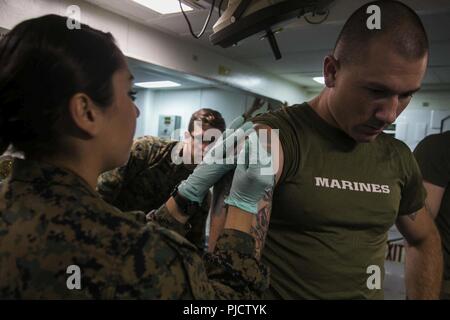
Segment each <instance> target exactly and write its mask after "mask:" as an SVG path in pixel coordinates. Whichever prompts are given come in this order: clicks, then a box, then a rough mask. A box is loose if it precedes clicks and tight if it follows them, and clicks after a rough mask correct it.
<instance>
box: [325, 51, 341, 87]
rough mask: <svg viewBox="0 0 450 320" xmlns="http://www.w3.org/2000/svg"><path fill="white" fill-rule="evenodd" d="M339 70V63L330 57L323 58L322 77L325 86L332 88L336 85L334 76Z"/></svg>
mask: <svg viewBox="0 0 450 320" xmlns="http://www.w3.org/2000/svg"><path fill="white" fill-rule="evenodd" d="M338 70H339V61H338V60H337V59H336V58H335V57H334V56H332V55H328V56H326V57H325V60H324V61H323V77H324V79H325V85H326V86H327V87H328V88H333V87H334V86H335V85H336V74H337V72H338Z"/></svg>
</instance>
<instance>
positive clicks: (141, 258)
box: [114, 225, 268, 300]
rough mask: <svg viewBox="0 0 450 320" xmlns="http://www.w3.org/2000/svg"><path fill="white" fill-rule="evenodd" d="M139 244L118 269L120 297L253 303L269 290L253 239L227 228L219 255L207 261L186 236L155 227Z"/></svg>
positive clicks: (139, 235)
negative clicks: (221, 300) (241, 300)
mask: <svg viewBox="0 0 450 320" xmlns="http://www.w3.org/2000/svg"><path fill="white" fill-rule="evenodd" d="M248 237H250V238H248ZM134 240H135V241H134V242H133V244H132V245H131V246H130V247H129V250H128V251H127V252H126V254H125V256H124V257H123V259H122V261H120V262H119V265H118V266H117V271H118V275H119V281H120V283H121V285H117V286H116V287H115V288H116V289H115V290H116V291H115V295H114V297H115V298H141V299H146V298H151V299H235V300H238V299H252V298H261V297H262V293H263V291H264V290H265V289H267V287H268V272H267V269H266V268H265V267H263V266H262V265H261V264H260V263H259V262H258V261H256V260H255V259H254V258H253V257H252V256H253V254H252V252H253V251H254V244H253V243H252V238H251V236H248V235H246V234H243V235H242V234H241V233H240V232H238V231H233V230H226V231H225V232H224V234H223V236H222V237H221V238H220V239H219V242H218V249H217V250H216V252H215V253H214V254H209V255H207V257H203V258H202V255H201V253H200V252H199V251H198V250H197V248H196V247H195V246H194V245H192V244H191V243H190V242H189V241H187V240H186V239H185V238H183V237H181V236H179V235H178V234H176V233H174V232H172V231H170V230H167V229H165V228H159V227H157V226H155V225H148V226H147V227H146V228H144V229H142V230H141V231H139V232H138V233H137V234H136V237H135V239H134Z"/></svg>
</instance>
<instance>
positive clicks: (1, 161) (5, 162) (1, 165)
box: [0, 155, 14, 181]
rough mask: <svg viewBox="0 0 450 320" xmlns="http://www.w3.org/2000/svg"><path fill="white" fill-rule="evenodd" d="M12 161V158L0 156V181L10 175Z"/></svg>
mask: <svg viewBox="0 0 450 320" xmlns="http://www.w3.org/2000/svg"><path fill="white" fill-rule="evenodd" d="M13 159H14V158H13V157H12V156H5V155H3V156H0V181H2V180H4V179H6V178H7V177H8V176H9V174H10V173H11V167H12V162H13Z"/></svg>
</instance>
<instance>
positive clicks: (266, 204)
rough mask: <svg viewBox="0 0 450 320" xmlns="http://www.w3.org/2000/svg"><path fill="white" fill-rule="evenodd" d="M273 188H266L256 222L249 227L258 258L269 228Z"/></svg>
mask: <svg viewBox="0 0 450 320" xmlns="http://www.w3.org/2000/svg"><path fill="white" fill-rule="evenodd" d="M272 198H273V188H271V189H269V190H266V193H265V195H264V198H263V199H262V200H261V207H260V209H259V210H258V214H257V216H256V222H255V224H254V225H253V226H252V228H251V231H250V232H251V234H252V235H253V236H254V238H255V242H256V243H255V246H256V257H257V258H258V259H259V258H260V257H261V254H262V250H263V248H264V243H265V240H266V236H267V231H268V230H269V221H270V213H271V211H272Z"/></svg>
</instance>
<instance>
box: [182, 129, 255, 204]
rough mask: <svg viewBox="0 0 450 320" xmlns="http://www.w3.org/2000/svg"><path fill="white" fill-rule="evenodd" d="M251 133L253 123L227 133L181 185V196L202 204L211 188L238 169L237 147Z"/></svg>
mask: <svg viewBox="0 0 450 320" xmlns="http://www.w3.org/2000/svg"><path fill="white" fill-rule="evenodd" d="M251 131H253V123H252V122H246V123H244V124H243V125H242V126H241V127H240V128H239V129H238V130H227V131H225V133H224V134H223V135H222V137H221V138H220V139H218V141H217V142H216V143H215V144H214V146H213V147H212V148H211V149H210V150H209V151H208V152H207V153H206V155H205V157H204V158H203V161H202V162H201V163H200V164H199V165H198V166H197V167H196V168H195V170H194V172H192V173H191V175H190V176H189V177H188V178H187V179H186V180H184V181H182V182H181V183H180V185H179V186H178V192H179V194H180V195H181V196H183V197H185V198H186V199H188V200H190V201H193V202H197V203H198V204H201V203H202V202H203V199H204V198H205V195H206V193H207V192H208V190H209V188H211V187H212V186H213V185H214V184H215V183H216V182H217V181H219V180H220V178H222V176H223V175H224V174H226V173H227V172H228V171H230V170H233V169H234V168H235V167H236V152H235V149H236V145H237V144H238V143H239V142H241V141H243V139H244V138H245V136H246V135H248V134H249V132H251Z"/></svg>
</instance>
